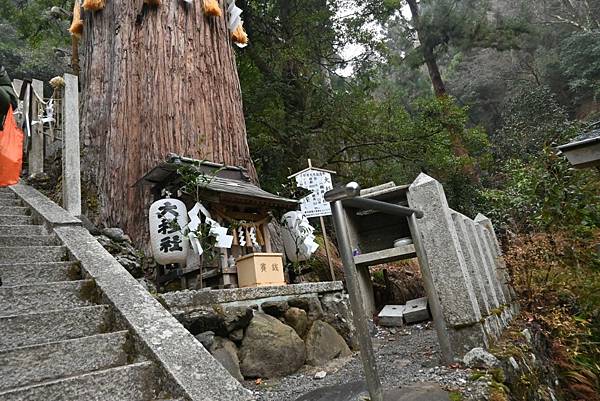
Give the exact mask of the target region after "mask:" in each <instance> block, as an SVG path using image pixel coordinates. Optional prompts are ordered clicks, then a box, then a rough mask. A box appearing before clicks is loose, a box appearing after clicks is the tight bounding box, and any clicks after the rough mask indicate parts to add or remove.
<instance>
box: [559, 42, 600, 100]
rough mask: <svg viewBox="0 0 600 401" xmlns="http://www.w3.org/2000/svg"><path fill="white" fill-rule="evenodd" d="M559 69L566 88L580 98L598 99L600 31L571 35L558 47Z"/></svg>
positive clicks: (599, 88) (599, 83)
mask: <svg viewBox="0 0 600 401" xmlns="http://www.w3.org/2000/svg"><path fill="white" fill-rule="evenodd" d="M560 60H561V61H560V67H561V70H562V73H563V74H564V76H565V77H566V78H567V79H568V81H567V84H568V87H569V89H570V90H571V91H573V93H574V94H575V95H576V96H577V98H578V99H581V98H584V99H585V98H593V99H595V100H598V98H599V97H600V31H592V32H584V33H576V34H573V35H571V36H569V37H567V38H566V39H564V40H563V41H562V43H561V45H560Z"/></svg>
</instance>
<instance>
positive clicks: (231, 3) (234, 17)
mask: <svg viewBox="0 0 600 401" xmlns="http://www.w3.org/2000/svg"><path fill="white" fill-rule="evenodd" d="M227 14H228V15H229V20H228V21H227V28H229V31H230V32H232V33H233V32H234V31H235V29H236V28H237V27H238V25H240V24H243V21H242V9H241V8H239V7H238V6H236V5H235V0H227ZM235 44H236V45H237V46H238V47H242V48H243V47H246V46H248V44H247V43H238V42H235Z"/></svg>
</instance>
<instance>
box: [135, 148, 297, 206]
mask: <svg viewBox="0 0 600 401" xmlns="http://www.w3.org/2000/svg"><path fill="white" fill-rule="evenodd" d="M184 165H188V166H195V167H196V168H197V169H198V171H200V172H202V173H204V174H206V175H207V180H206V183H204V184H202V185H201V186H200V188H199V192H201V193H202V195H207V196H206V199H205V200H208V201H212V202H216V203H218V202H221V201H224V202H239V203H245V204H258V205H265V206H274V207H281V208H285V209H295V208H296V207H297V205H298V201H297V200H294V199H289V198H285V197H281V196H279V195H275V194H272V193H270V192H267V191H265V190H263V189H261V188H260V187H258V186H257V185H255V184H253V183H252V182H251V181H250V177H249V176H248V174H247V171H246V169H244V168H242V167H236V166H227V165H224V164H218V163H212V162H206V161H201V160H195V159H189V158H184V157H179V156H177V155H169V156H168V157H167V160H166V161H164V162H160V163H159V164H158V165H157V166H156V167H154V168H153V169H152V170H150V171H149V172H148V173H147V174H146V175H144V176H143V177H142V178H141V179H140V180H138V182H136V183H135V186H140V185H150V186H152V187H153V188H159V189H162V188H169V189H172V190H173V189H180V188H181V186H182V185H183V183H182V181H181V175H180V174H179V173H178V170H179V169H180V168H181V167H182V166H184Z"/></svg>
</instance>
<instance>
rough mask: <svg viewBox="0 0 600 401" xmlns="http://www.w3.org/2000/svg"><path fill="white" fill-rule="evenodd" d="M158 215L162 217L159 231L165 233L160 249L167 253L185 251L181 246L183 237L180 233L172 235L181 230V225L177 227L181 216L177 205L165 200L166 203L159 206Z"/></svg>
mask: <svg viewBox="0 0 600 401" xmlns="http://www.w3.org/2000/svg"><path fill="white" fill-rule="evenodd" d="M157 217H158V218H159V219H160V223H159V225H158V233H159V234H161V235H163V236H162V237H161V239H160V251H161V252H165V253H167V252H174V251H183V248H182V247H181V242H182V238H181V237H180V236H179V235H173V236H171V235H170V234H173V233H176V232H178V231H179V227H177V217H179V212H178V211H177V206H175V205H173V204H172V203H170V202H165V204H164V205H162V206H160V207H159V208H158V213H157Z"/></svg>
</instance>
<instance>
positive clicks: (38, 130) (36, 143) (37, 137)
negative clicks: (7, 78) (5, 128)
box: [28, 79, 44, 176]
mask: <svg viewBox="0 0 600 401" xmlns="http://www.w3.org/2000/svg"><path fill="white" fill-rule="evenodd" d="M30 98H31V121H30V124H31V150H30V151H29V159H28V160H29V162H28V163H29V175H30V176H31V175H34V174H39V173H43V172H44V125H43V124H42V121H41V120H42V115H41V114H40V107H41V106H42V103H41V102H43V100H44V83H43V82H42V81H40V80H38V79H34V80H33V81H32V82H31V92H30Z"/></svg>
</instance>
